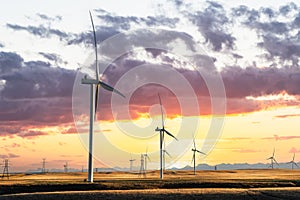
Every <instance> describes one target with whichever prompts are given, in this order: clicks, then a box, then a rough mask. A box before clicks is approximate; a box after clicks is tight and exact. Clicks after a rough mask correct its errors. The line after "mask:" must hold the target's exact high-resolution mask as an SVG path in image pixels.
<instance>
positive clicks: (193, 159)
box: [191, 152, 195, 163]
mask: <svg viewBox="0 0 300 200" xmlns="http://www.w3.org/2000/svg"><path fill="white" fill-rule="evenodd" d="M194 154H195V152H194ZM194 154H193V158H192V161H191V163H193V161H194V157H195V155H194Z"/></svg>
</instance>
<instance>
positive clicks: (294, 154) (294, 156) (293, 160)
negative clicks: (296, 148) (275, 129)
mask: <svg viewBox="0 0 300 200" xmlns="http://www.w3.org/2000/svg"><path fill="white" fill-rule="evenodd" d="M294 160H295V153H294V156H293V161H294Z"/></svg>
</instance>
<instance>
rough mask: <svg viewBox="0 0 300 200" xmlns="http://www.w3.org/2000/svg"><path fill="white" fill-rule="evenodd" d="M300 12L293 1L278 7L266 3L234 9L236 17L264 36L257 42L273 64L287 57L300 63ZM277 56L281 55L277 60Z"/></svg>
mask: <svg viewBox="0 0 300 200" xmlns="http://www.w3.org/2000/svg"><path fill="white" fill-rule="evenodd" d="M292 11H294V12H292ZM299 13H300V8H298V7H297V5H296V4H294V3H289V4H287V5H285V6H282V7H280V8H279V9H278V10H272V9H271V8H264V7H262V8H260V9H258V10H254V9H249V8H248V7H246V6H239V7H238V8H233V9H232V16H233V17H237V18H238V19H240V20H242V23H243V24H244V25H246V26H247V27H248V28H250V29H253V30H256V32H257V35H258V37H259V38H262V42H257V46H258V47H260V48H262V49H265V50H266V51H267V52H268V53H267V54H266V55H263V56H264V57H265V58H267V59H268V60H269V61H272V62H273V63H274V65H284V64H285V63H286V61H290V62H291V63H292V65H294V66H297V65H298V57H299V47H300V44H299V35H300V34H299V33H300V29H299V28H300V14H299ZM263 15H265V16H267V17H268V20H266V19H263ZM280 17H282V18H283V17H285V18H287V19H288V21H284V22H283V21H282V20H281V19H280ZM280 20H281V21H280ZM297 30H298V31H297ZM275 58H279V61H274V59H275Z"/></svg>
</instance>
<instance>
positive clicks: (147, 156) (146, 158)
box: [144, 147, 151, 172]
mask: <svg viewBox="0 0 300 200" xmlns="http://www.w3.org/2000/svg"><path fill="white" fill-rule="evenodd" d="M144 158H145V172H146V171H147V160H148V161H149V162H151V160H150V157H149V155H148V147H147V148H146V153H145V154H144Z"/></svg>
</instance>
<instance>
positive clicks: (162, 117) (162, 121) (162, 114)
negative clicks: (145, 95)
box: [158, 93, 165, 128]
mask: <svg viewBox="0 0 300 200" xmlns="http://www.w3.org/2000/svg"><path fill="white" fill-rule="evenodd" d="M158 99H159V104H160V112H161V124H162V127H163V128H164V126H165V122H164V112H163V109H162V104H161V99H160V95H159V93H158Z"/></svg>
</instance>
